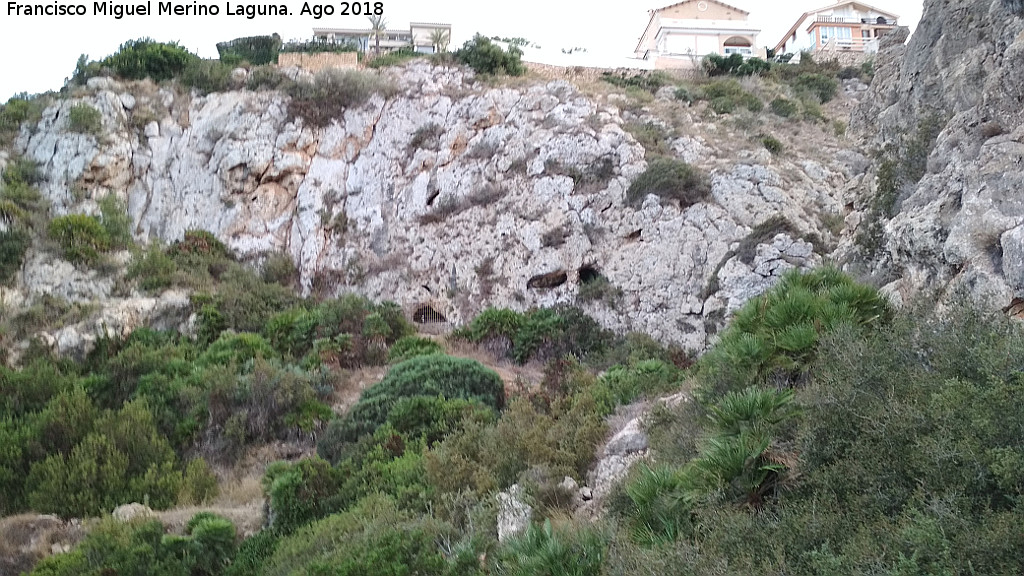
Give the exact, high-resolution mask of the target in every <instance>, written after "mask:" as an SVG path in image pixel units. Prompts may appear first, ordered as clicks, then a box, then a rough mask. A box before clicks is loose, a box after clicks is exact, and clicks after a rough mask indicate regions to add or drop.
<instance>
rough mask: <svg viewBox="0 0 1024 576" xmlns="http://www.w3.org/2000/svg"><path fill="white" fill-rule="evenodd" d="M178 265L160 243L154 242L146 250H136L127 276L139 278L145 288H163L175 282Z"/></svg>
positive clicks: (140, 284)
mask: <svg viewBox="0 0 1024 576" xmlns="http://www.w3.org/2000/svg"><path fill="white" fill-rule="evenodd" d="M177 270H178V267H177V265H176V264H175V263H174V259H173V258H171V257H170V256H169V255H168V254H167V253H166V252H165V251H164V249H163V247H162V246H160V244H158V243H156V242H153V243H151V244H150V245H149V246H148V247H146V249H145V250H139V251H134V252H133V254H132V260H131V263H130V264H129V265H128V271H127V275H126V277H127V278H128V279H129V280H138V281H139V287H140V288H142V289H143V290H154V291H157V290H162V289H164V288H169V287H170V286H171V284H173V283H174V274H175V272H177Z"/></svg>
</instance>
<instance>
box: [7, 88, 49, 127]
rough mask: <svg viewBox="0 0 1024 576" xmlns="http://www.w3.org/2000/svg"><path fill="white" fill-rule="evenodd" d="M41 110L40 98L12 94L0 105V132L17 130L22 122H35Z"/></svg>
mask: <svg viewBox="0 0 1024 576" xmlns="http://www.w3.org/2000/svg"><path fill="white" fill-rule="evenodd" d="M42 112H43V106H42V103H41V99H39V98H30V97H29V96H27V95H16V96H12V97H11V98H10V99H9V100H7V103H6V104H4V105H3V107H0V134H3V133H12V132H17V131H18V130H19V129H20V128H21V124H22V122H26V121H28V122H35V121H37V120H38V119H39V117H40V115H41V114H42Z"/></svg>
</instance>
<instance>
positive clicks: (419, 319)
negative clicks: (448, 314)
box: [412, 304, 448, 324]
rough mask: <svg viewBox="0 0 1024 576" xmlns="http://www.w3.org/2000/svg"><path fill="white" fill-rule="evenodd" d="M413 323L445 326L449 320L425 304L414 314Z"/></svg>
mask: <svg viewBox="0 0 1024 576" xmlns="http://www.w3.org/2000/svg"><path fill="white" fill-rule="evenodd" d="M412 321H413V322H415V323H417V324H445V323H447V322H448V319H447V318H445V316H444V314H441V313H440V312H438V311H437V310H434V308H433V307H432V306H430V305H428V304H424V305H422V306H420V307H419V308H416V311H415V312H413V313H412Z"/></svg>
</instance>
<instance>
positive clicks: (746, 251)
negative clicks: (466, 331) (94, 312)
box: [7, 62, 867, 349]
mask: <svg viewBox="0 0 1024 576" xmlns="http://www.w3.org/2000/svg"><path fill="white" fill-rule="evenodd" d="M385 74H388V75H390V77H391V81H392V82H393V83H394V84H395V85H396V86H397V89H398V90H397V94H396V95H394V96H391V97H387V98H384V97H381V96H375V97H373V98H372V99H371V100H370V101H369V102H368V103H366V104H364V105H361V106H358V107H351V108H349V109H347V110H346V112H345V113H344V115H343V117H340V118H337V121H336V122H334V123H333V124H332V125H330V126H328V127H326V128H315V127H311V126H308V125H305V124H304V123H303V122H302V120H301V119H295V118H291V117H289V114H288V106H287V103H288V99H287V98H288V97H287V96H285V95H282V94H280V93H277V92H252V91H235V92H226V93H217V94H211V95H207V96H196V95H189V94H186V93H181V92H175V91H174V90H171V89H169V88H160V87H157V86H155V85H153V84H151V83H148V82H146V83H133V84H127V85H126V84H119V83H116V82H114V81H112V80H110V79H107V78H95V79H92V80H91V81H90V83H89V86H88V89H85V90H82V91H80V92H78V93H76V94H75V95H74V96H73V97H71V98H69V99H64V100H60V101H57V103H56V104H54V105H52V106H50V107H49V108H48V109H47V110H46V111H45V113H44V115H43V119H42V120H41V122H40V123H39V124H38V126H35V127H25V128H23V130H22V133H21V135H20V137H19V139H18V141H17V152H18V153H20V154H23V155H24V156H25V157H27V158H30V159H31V160H33V161H35V162H37V163H38V164H39V165H40V166H41V167H42V170H43V173H44V181H43V182H42V183H41V184H40V189H41V190H42V192H43V193H44V195H45V196H47V197H48V198H49V199H50V201H51V202H52V204H53V210H54V212H55V213H58V214H60V213H67V212H95V211H96V210H97V206H96V199H98V198H100V197H102V196H103V195H106V194H116V195H118V196H120V197H122V198H123V199H125V200H126V202H127V205H128V207H129V212H130V214H131V216H132V219H133V223H134V225H135V229H134V232H135V236H136V239H137V240H138V241H141V242H150V241H154V240H162V241H165V242H167V241H173V240H176V239H180V238H181V237H182V234H183V233H184V231H185V230H187V229H191V228H200V229H205V230H209V231H211V232H213V233H215V234H216V235H217V236H218V237H219V238H221V239H222V240H223V241H224V242H226V243H227V244H228V245H229V246H230V247H231V248H233V249H234V250H235V251H236V252H237V253H238V254H239V255H241V256H242V257H245V258H251V259H253V260H255V261H257V262H258V261H259V260H260V258H262V256H263V255H265V254H267V253H270V252H275V251H281V252H285V253H287V254H289V255H290V256H291V257H292V258H293V259H294V261H295V262H296V263H297V265H298V268H299V270H300V273H301V283H302V287H303V289H304V290H306V291H311V290H315V291H318V292H321V293H330V294H333V293H337V292H342V291H356V292H360V293H363V294H366V295H368V296H370V297H373V298H381V299H391V300H395V301H397V302H399V303H400V304H402V305H403V306H404V307H405V308H406V310H407V311H408V312H409V314H410V315H413V314H414V313H415V312H416V311H417V310H419V311H420V313H421V315H422V313H423V312H428V313H429V314H428V316H431V317H433V318H437V317H439V316H438V315H440V316H443V317H444V318H445V319H447V320H448V321H451V322H454V323H458V322H461V321H463V320H465V319H467V318H469V317H471V315H473V314H475V313H476V312H478V311H479V310H480V309H482V308H483V307H486V306H488V305H497V306H509V307H513V308H518V309H525V308H528V307H530V306H541V305H552V304H556V303H565V302H577V300H578V298H577V293H578V291H579V289H580V287H581V284H586V283H588V282H590V281H594V280H595V279H602V281H603V279H607V280H608V282H609V284H610V286H611V287H610V289H609V293H612V294H617V296H616V297H614V298H605V299H603V300H601V299H599V300H596V301H590V302H587V303H585V307H586V309H587V310H588V311H589V312H590V313H592V314H593V315H594V316H595V317H597V318H598V319H599V320H600V321H601V322H602V323H604V324H605V325H607V326H609V327H612V328H615V329H618V330H622V331H625V330H639V331H644V332H647V333H649V334H651V335H653V336H654V337H656V338H660V339H663V340H665V341H673V342H677V343H680V344H683V345H686V346H689V347H691V348H696V349H701V348H703V347H704V346H705V345H706V342H707V338H708V335H709V334H710V333H713V332H714V331H715V330H717V329H718V327H719V326H720V324H721V322H722V320H723V318H724V316H725V315H726V313H727V312H728V311H729V310H732V309H735V308H736V307H738V306H739V305H740V304H742V303H743V302H744V301H745V300H746V299H747V298H749V297H751V296H753V295H755V294H758V293H760V292H761V291H763V290H764V289H765V288H766V287H767V286H769V285H770V284H771V283H772V282H773V281H774V279H775V278H777V277H778V276H779V275H780V274H781V273H782V272H783V271H785V270H787V269H789V268H792V267H794V266H796V267H805V266H811V265H815V264H817V263H818V262H819V261H820V259H821V254H822V253H823V252H825V251H827V249H828V247H827V244H828V243H829V242H830V241H831V240H830V238H832V237H831V232H829V231H828V230H826V227H825V226H824V225H823V224H822V222H823V221H824V220H827V218H828V217H829V216H831V217H832V218H833V221H835V217H836V216H838V218H839V221H840V222H841V218H842V216H843V206H844V205H845V204H847V203H848V201H849V197H851V195H852V194H853V192H852V191H853V190H856V189H857V188H858V186H859V185H860V180H861V178H862V177H863V176H862V175H861V174H862V172H863V170H864V167H865V166H866V164H867V163H866V161H865V159H864V158H863V157H862V156H860V155H859V154H857V153H855V152H850V151H848V150H845V148H846V145H845V144H843V143H842V142H841V140H840V139H839V138H837V137H832V135H831V129H827V130H822V129H821V128H820V127H818V126H814V125H807V127H802V126H804V125H802V124H800V123H796V124H794V123H792V122H788V123H784V122H783V121H782V120H781V119H779V118H774V117H772V118H774V119H773V120H771V119H770V120H767V122H769V123H771V122H775V123H776V126H775V127H769V128H770V129H772V130H775V129H779V130H784V131H786V135H785V136H784V139H785V140H787V142H788V141H789V139H792V141H793V142H794V147H795V150H794V152H793V153H792V154H786V155H783V156H781V157H778V158H777V157H773V156H772V155H771V154H770V153H768V152H767V151H766V150H765V149H764V147H763V146H762V144H761V142H760V137H757V136H754V135H753V134H756V133H757V132H756V130H757V129H758V126H757V124H758V123H759V121H754V122H752V123H751V121H750V120H749V119H747V120H746V122H747V124H748V126H745V127H744V126H742V125H741V120H740V119H737V120H736V121H735V123H730V122H729V121H726V119H725V118H724V117H723V118H717V117H716V116H715V115H713V114H711V113H710V111H708V110H706V109H704V108H701V109H700V110H696V109H690V108H687V106H686V105H685V104H683V103H678V102H674V101H673V102H669V98H668V97H666V95H664V94H662V95H660V96H659V98H658V100H657V102H656V103H655V104H660V105H662V106H663V108H666V109H670V110H671V112H672V115H673V116H674V118H675V121H676V126H675V133H676V137H675V139H674V140H672V141H671V143H670V144H671V146H670V153H671V154H673V155H675V156H677V157H679V158H681V159H684V160H686V161H688V162H691V163H693V164H695V165H697V166H699V167H701V168H702V169H703V170H704V171H706V172H707V173H708V174H709V175H710V179H711V182H712V186H711V197H710V199H709V200H707V201H705V202H701V203H698V204H696V205H694V206H691V207H688V208H686V209H685V210H680V209H679V207H678V206H676V205H674V204H672V203H669V202H663V201H660V200H659V199H658V198H657V197H655V196H649V197H647V199H646V200H645V201H644V202H643V204H642V206H639V207H637V208H633V207H630V206H629V205H627V203H626V202H625V192H626V190H627V188H628V187H629V185H630V182H631V181H632V180H633V179H634V178H635V177H636V176H637V175H638V174H640V173H642V172H643V171H644V170H645V168H646V161H645V150H644V148H643V147H642V146H640V145H639V144H637V142H636V141H635V140H634V138H633V137H632V136H630V134H629V133H627V132H626V131H625V130H624V129H623V127H624V124H625V123H626V118H629V119H630V120H631V121H633V122H634V123H637V122H639V123H645V122H653V123H663V120H661V119H659V118H655V117H653V116H651V115H650V114H649V113H648V110H647V109H640V108H637V107H629V106H627V105H626V104H625V103H626V99H625V98H623V97H621V96H620V95H617V94H596V95H593V97H588V96H584V95H583V94H581V93H580V92H579V91H578V90H577V89H576V88H574V87H573V86H571V85H570V84H568V83H565V82H560V81H556V82H550V83H547V84H543V85H532V86H530V85H525V86H517V87H501V86H497V87H495V86H489V85H487V84H484V83H481V82H480V81H478V80H477V79H475V78H474V77H473V76H472V74H471V73H470V72H468V71H465V70H462V69H457V68H432V67H430V66H429V65H428V64H426V63H422V62H421V63H415V62H414V63H412V64H410V65H408V66H405V67H402V68H399V69H395V70H391V71H388V72H386V73H385ZM80 102H85V103H88V104H90V105H91V106H93V107H95V108H96V109H98V110H99V111H100V112H101V113H102V124H103V129H102V132H101V133H100V134H99V135H98V136H92V135H83V134H75V133H71V132H69V130H68V127H67V116H68V111H69V110H70V108H71V107H72V106H73V105H75V104H76V103H80ZM627 108H629V109H628V110H627ZM737 117H739V115H737ZM760 122H766V121H765V120H762V121H760ZM750 124H753V128H751V126H750ZM801 130H805V131H806V132H804V133H801V132H800V131H801ZM822 132H827V133H828V134H827V136H824V137H822V136H813V137H808V136H807V133H810V134H812V135H815V134H821V133H822ZM781 135H782V134H780V136H781ZM800 147H803V148H802V151H800V152H798V151H796V149H799V148H800ZM806 151H811V152H813V153H814V154H813V156H810V157H808V156H806V155H805V152H806ZM773 217H774V219H773ZM783 218H784V220H785V221H783ZM766 222H767V224H768V225H767V226H761V227H760V228H758V226H759V225H763V224H765V223H766ZM755 228H758V229H757V233H756V234H751V233H752V231H753V230H754V229H755ZM832 228H833V232H836V230H834V226H833V227H832ZM804 238H810V239H815V240H816V242H815V243H812V242H809V241H807V240H805V239H804ZM822 239H824V240H822ZM54 266H55V264H54V261H53V258H52V257H49V256H47V257H45V258H44V257H39V256H36V257H34V258H33V257H30V258H29V260H28V264H27V265H26V266H25V269H24V270H23V271H22V273H21V275H20V277H19V281H18V284H17V289H16V294H15V296H17V297H18V298H20V299H22V300H25V299H29V300H30V299H31V297H32V294H34V293H40V292H42V291H54V292H55V293H57V294H59V295H62V296H64V297H66V298H69V299H72V300H76V299H86V300H87V299H103V298H106V297H107V296H109V289H110V287H109V286H108V284H111V283H110V282H108V283H107V284H104V283H103V281H99V282H97V281H96V280H97V279H96V278H93V277H92V276H87V277H81V278H79V280H80V281H75V278H78V277H79V276H82V275H83V274H86V273H85V272H81V271H74V272H72V271H68V273H67V274H54V273H51V272H52V271H53V267H54ZM45 267H49V268H45ZM47 270H49V272H48V271H47ZM90 274H91V273H90ZM83 286H87V287H88V289H83ZM7 298H8V299H11V298H14V296H10V295H8V297H7ZM136 300H137V299H136ZM132 302H135V300H132ZM435 313H436V314H435Z"/></svg>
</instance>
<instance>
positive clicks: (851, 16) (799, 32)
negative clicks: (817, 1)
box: [775, 0, 899, 55]
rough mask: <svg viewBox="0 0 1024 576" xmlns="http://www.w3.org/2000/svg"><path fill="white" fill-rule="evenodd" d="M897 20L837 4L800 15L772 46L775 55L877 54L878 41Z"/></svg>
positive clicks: (850, 0)
mask: <svg viewBox="0 0 1024 576" xmlns="http://www.w3.org/2000/svg"><path fill="white" fill-rule="evenodd" d="M898 19H899V16H897V15H895V14H893V13H892V12H887V11H885V10H881V9H879V8H875V7H873V6H870V5H868V4H865V3H863V2H856V1H855V0H847V1H846V2H839V3H837V4H833V5H831V6H826V7H824V8H819V9H817V10H811V11H809V12H804V13H803V14H802V15H800V17H799V18H798V19H797V21H796V23H795V24H793V27H792V28H790V29H789V31H788V32H786V35H785V36H783V37H782V39H781V40H779V42H778V44H776V45H775V53H776V54H780V55H781V54H799V53H800V52H811V53H816V52H822V51H850V52H877V51H878V38H880V37H881V36H883V35H885V34H886V33H887V32H889V31H890V30H892V29H893V28H895V27H896V26H897V20H898Z"/></svg>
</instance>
